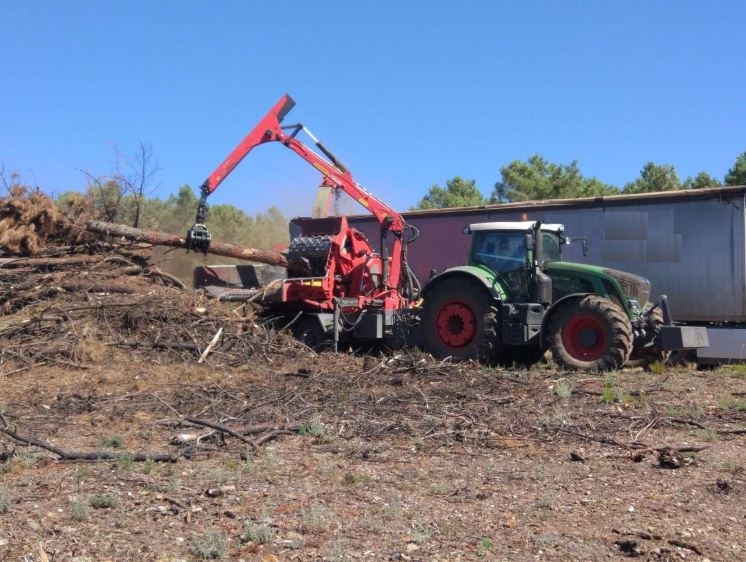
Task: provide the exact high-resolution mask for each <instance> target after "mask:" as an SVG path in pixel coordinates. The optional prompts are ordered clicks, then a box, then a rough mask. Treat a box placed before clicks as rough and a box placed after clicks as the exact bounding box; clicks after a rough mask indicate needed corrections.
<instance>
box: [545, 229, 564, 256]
mask: <svg viewBox="0 0 746 562" xmlns="http://www.w3.org/2000/svg"><path fill="white" fill-rule="evenodd" d="M541 236H542V238H543V240H542V241H543V242H544V261H545V262H546V263H549V262H553V261H562V255H561V253H560V241H559V237H558V236H557V234H555V233H554V232H545V231H544V232H542V233H541Z"/></svg>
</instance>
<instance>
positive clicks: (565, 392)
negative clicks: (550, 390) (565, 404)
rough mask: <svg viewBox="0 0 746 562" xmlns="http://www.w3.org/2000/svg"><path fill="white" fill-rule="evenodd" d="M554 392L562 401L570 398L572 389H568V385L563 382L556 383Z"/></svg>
mask: <svg viewBox="0 0 746 562" xmlns="http://www.w3.org/2000/svg"><path fill="white" fill-rule="evenodd" d="M554 392H555V393H556V394H557V396H559V397H560V398H562V399H567V398H570V397H571V396H572V388H570V385H569V384H568V382H567V381H565V380H561V381H557V384H556V385H555V387H554Z"/></svg>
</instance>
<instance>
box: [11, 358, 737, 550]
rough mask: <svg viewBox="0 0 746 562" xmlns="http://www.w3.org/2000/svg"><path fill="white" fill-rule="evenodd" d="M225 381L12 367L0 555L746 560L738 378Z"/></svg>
mask: <svg viewBox="0 0 746 562" xmlns="http://www.w3.org/2000/svg"><path fill="white" fill-rule="evenodd" d="M216 362H217V361H215V360H213V362H212V363H210V364H206V365H197V364H196V362H195V361H194V360H192V361H188V360H187V361H181V362H169V363H168V364H162V365H159V364H157V361H154V360H153V359H152V357H149V358H143V357H142V356H140V355H137V354H132V353H127V352H124V351H122V350H114V351H112V352H110V353H109V354H107V356H106V358H105V360H102V361H101V362H100V363H98V364H88V365H86V368H76V367H72V366H68V365H64V364H57V365H47V366H42V367H33V368H28V369H22V370H20V371H18V370H17V368H16V369H8V368H7V366H4V368H3V371H2V374H0V377H2V403H1V405H0V411H1V412H2V415H3V418H4V419H3V423H4V425H5V426H6V428H9V430H10V431H11V432H12V433H13V435H15V436H16V437H20V439H21V440H19V439H14V438H11V437H10V436H9V435H8V434H7V433H6V434H4V435H1V436H0V447H2V451H3V461H4V462H3V464H2V465H0V471H1V473H2V476H1V478H2V480H1V481H0V482H1V484H0V558H2V559H3V560H24V561H31V560H33V561H42V560H203V559H226V560H241V559H243V560H265V561H273V560H356V559H368V560H432V561H434V560H478V559H487V560H542V559H547V560H550V559H551V560H599V559H622V558H626V557H638V558H640V559H642V560H680V559H688V560H706V559H709V560H743V559H746V542H745V539H744V529H745V528H746V502H745V500H746V492H745V491H746V472H745V468H746V456H745V455H744V428H745V427H746V369H743V368H742V367H737V366H733V367H721V368H719V369H717V370H709V371H698V370H696V369H694V368H691V367H689V368H687V367H676V368H671V369H669V370H666V371H664V372H663V371H662V369H658V370H659V371H662V372H656V373H650V372H642V371H639V370H637V371H620V372H617V373H613V374H607V375H599V376H594V375H582V374H567V373H560V372H557V371H556V370H554V369H552V368H551V366H549V365H544V366H541V367H540V368H535V369H533V370H530V371H526V370H501V369H488V368H484V367H481V366H478V365H473V364H462V365H449V364H442V363H437V362H435V361H434V360H432V359H430V358H429V357H427V356H424V355H417V354H414V355H410V354H400V355H398V356H389V357H385V358H383V357H378V358H372V357H368V358H365V357H358V356H354V355H348V354H340V355H335V354H332V353H323V354H315V353H313V352H311V351H310V350H305V349H302V348H297V349H293V350H292V351H290V352H288V350H284V351H283V352H282V353H276V354H263V355H262V356H257V357H254V358H253V359H252V360H251V361H249V362H247V363H246V364H245V365H241V366H237V367H229V368H216V367H215V363H216ZM187 417H189V418H190V419H192V420H196V421H197V422H198V423H193V422H188V421H186V418H187ZM200 422H209V423H214V424H219V425H220V426H222V427H223V428H228V429H231V430H233V431H234V432H235V434H232V433H228V432H226V431H217V430H214V429H211V428H210V427H206V426H205V425H202V424H201V423H200ZM240 437H242V438H243V440H242V439H241V438H240ZM28 438H33V439H37V440H41V441H43V442H44V444H47V445H51V446H53V447H54V448H56V449H57V450H61V451H62V452H64V453H66V454H68V453H82V452H88V453H90V452H98V453H109V454H113V455H114V456H115V457H116V458H115V460H112V461H97V462H93V461H75V460H60V455H57V454H54V453H52V452H51V451H49V450H46V449H44V448H40V447H34V446H29V445H24V444H23V442H22V440H23V439H27V440H28ZM136 454H141V455H143V456H144V457H146V458H147V457H149V456H150V457H153V458H156V457H157V456H158V455H161V456H163V455H165V458H166V459H168V457H173V459H175V462H154V461H153V460H152V459H150V460H144V461H140V460H136V457H135V455H136Z"/></svg>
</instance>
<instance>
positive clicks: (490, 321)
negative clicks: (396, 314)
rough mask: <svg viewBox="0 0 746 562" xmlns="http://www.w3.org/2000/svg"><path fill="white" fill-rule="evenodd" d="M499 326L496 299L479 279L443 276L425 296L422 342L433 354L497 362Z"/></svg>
mask: <svg viewBox="0 0 746 562" xmlns="http://www.w3.org/2000/svg"><path fill="white" fill-rule="evenodd" d="M499 326H500V314H499V312H498V309H497V307H496V305H495V300H494V299H493V298H492V295H490V294H489V292H488V291H487V289H486V288H485V287H484V286H482V285H481V284H480V283H479V282H478V281H474V280H470V279H465V278H451V279H444V280H443V281H441V282H439V283H438V284H437V285H435V286H434V287H432V289H430V292H429V293H428V295H427V297H426V298H425V303H424V306H423V311H422V331H423V343H424V348H425V351H427V352H428V353H430V354H431V355H433V356H434V357H438V358H443V357H453V358H454V359H458V360H466V359H475V360H478V361H482V362H485V363H489V364H492V363H495V362H497V361H498V360H499V359H500V352H501V350H502V345H501V342H500V339H499V333H500V332H499Z"/></svg>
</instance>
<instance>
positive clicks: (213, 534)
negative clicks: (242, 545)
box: [190, 530, 228, 560]
mask: <svg viewBox="0 0 746 562" xmlns="http://www.w3.org/2000/svg"><path fill="white" fill-rule="evenodd" d="M227 547H228V539H227V538H226V536H225V535H224V534H223V533H221V532H220V531H217V530H211V531H210V532H208V533H207V535H205V536H204V537H200V536H198V535H192V544H191V546H190V550H191V552H192V554H194V555H195V556H196V557H197V558H199V559H201V560H217V559H218V558H222V557H223V556H225V551H226V548H227Z"/></svg>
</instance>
